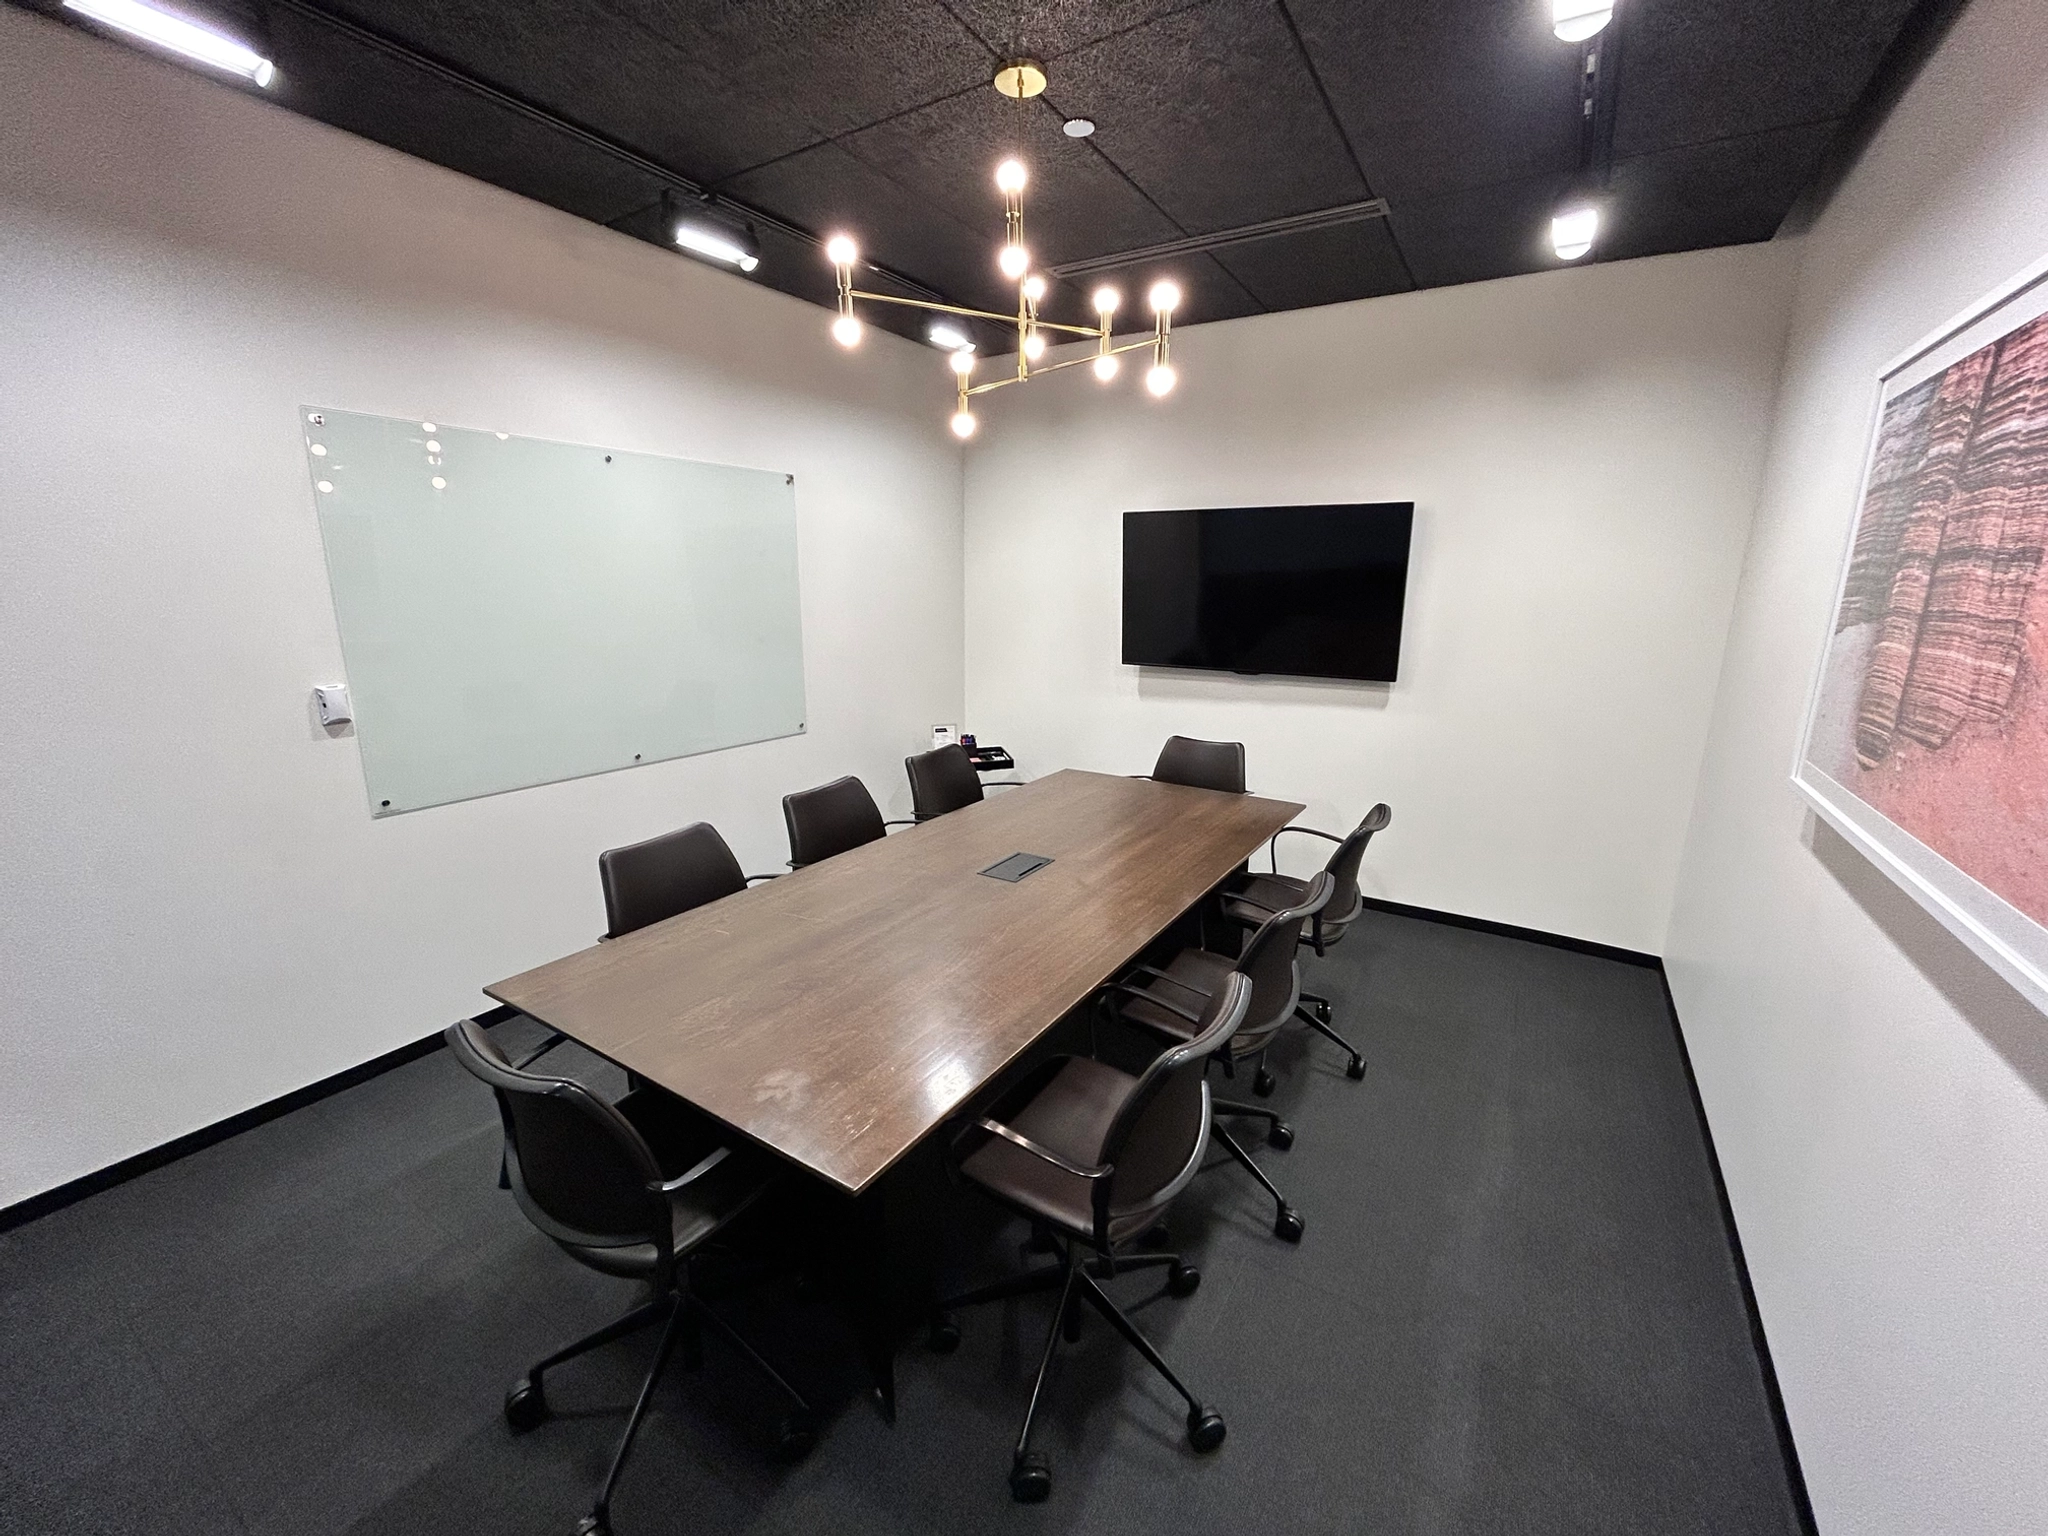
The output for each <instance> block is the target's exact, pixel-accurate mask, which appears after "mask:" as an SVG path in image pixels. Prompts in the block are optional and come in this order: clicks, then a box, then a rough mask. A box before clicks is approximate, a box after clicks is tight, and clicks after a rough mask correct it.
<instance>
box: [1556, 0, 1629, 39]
mask: <svg viewBox="0 0 2048 1536" xmlns="http://www.w3.org/2000/svg"><path fill="white" fill-rule="evenodd" d="M1612 20H1614V0H1550V30H1551V31H1553V32H1555V33H1556V34H1557V35H1558V36H1559V37H1560V38H1562V39H1563V40H1564V41H1565V42H1568V43H1583V42H1584V41H1585V40H1586V39H1587V38H1589V37H1591V36H1593V34H1594V33H1596V32H1598V31H1599V30H1600V29H1601V28H1602V27H1604V26H1606V25H1607V23H1608V22H1610V21H1612Z"/></svg>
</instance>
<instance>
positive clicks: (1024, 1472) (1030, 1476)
mask: <svg viewBox="0 0 2048 1536" xmlns="http://www.w3.org/2000/svg"><path fill="white" fill-rule="evenodd" d="M1190 1433H1192V1431H1190ZM1051 1494H1052V1463H1051V1462H1050V1461H1048V1460H1046V1458H1045V1454H1044V1452H1042V1451H1026V1452H1025V1453H1024V1454H1023V1455H1022V1456H1019V1457H1018V1458H1017V1459H1016V1461H1015V1462H1014V1463H1012V1464H1011V1467H1010V1497H1011V1498H1013V1499H1015V1500H1016V1501H1017V1502H1018V1503H1019V1504H1043V1503H1044V1502H1045V1501H1046V1499H1047V1498H1048V1497H1050V1496H1051Z"/></svg>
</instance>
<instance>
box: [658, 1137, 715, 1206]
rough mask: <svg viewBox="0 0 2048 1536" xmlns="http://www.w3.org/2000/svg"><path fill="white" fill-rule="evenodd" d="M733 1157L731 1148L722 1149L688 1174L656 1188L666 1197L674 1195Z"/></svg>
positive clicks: (711, 1154)
mask: <svg viewBox="0 0 2048 1536" xmlns="http://www.w3.org/2000/svg"><path fill="white" fill-rule="evenodd" d="M731 1156H732V1148H731V1147H720V1148H718V1149H717V1150H716V1151H714V1152H712V1153H710V1154H709V1155H708V1156H706V1157H704V1158H702V1159H701V1160H699V1161H698V1163H697V1164H696V1166H694V1167H693V1168H691V1169H690V1171H689V1172H688V1173H681V1174H677V1175H676V1176H675V1177H674V1178H672V1179H670V1180H669V1181H668V1182H667V1183H666V1184H657V1185H656V1186H655V1188H656V1189H658V1190H659V1191H660V1192H661V1193H662V1194H664V1195H672V1194H674V1193H675V1192H676V1191H677V1190H679V1189H686V1188H688V1187H689V1186H690V1185H692V1184H694V1183H696V1182H697V1180H699V1179H701V1178H703V1177H704V1175H705V1174H707V1173H709V1172H710V1171H711V1170H712V1169H714V1168H716V1167H717V1166H718V1165H719V1164H720V1163H722V1162H724V1161H725V1160H726V1159H727V1158H728V1157H731Z"/></svg>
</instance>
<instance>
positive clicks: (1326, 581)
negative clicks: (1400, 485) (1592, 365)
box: [1123, 501, 1415, 683]
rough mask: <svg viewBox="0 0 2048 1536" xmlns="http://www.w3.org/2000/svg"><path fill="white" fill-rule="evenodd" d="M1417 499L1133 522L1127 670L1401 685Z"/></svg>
mask: <svg viewBox="0 0 2048 1536" xmlns="http://www.w3.org/2000/svg"><path fill="white" fill-rule="evenodd" d="M1414 522H1415V503H1414V502H1412V501H1374V502H1356V503H1350V504H1346V505H1339V506H1324V507H1218V508H1212V509H1210V510H1207V511H1199V512H1126V513H1125V514H1124V653H1123V659H1124V664H1125V665H1126V666H1139V667H1194V668H1199V669H1203V670H1206V671H1212V672H1245V673H1272V674H1276V675H1280V676H1287V677H1340V678H1351V679H1355V680H1357V681H1360V682H1374V683H1391V682H1392V681H1394V676H1395V672H1396V670H1397V667H1398V664H1399V662H1400V659H1401V608H1402V602H1403V599H1404V597H1405V596H1406V593H1407V590H1408V536H1409V533H1410V531H1411V530H1412V528H1413V526H1414Z"/></svg>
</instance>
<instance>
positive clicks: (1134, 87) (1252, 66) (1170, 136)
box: [1045, 0, 1369, 233]
mask: <svg viewBox="0 0 2048 1536" xmlns="http://www.w3.org/2000/svg"><path fill="white" fill-rule="evenodd" d="M1049 73H1050V75H1051V83H1050V84H1049V85H1048V86H1047V87H1046V93H1045V99H1046V100H1047V101H1048V102H1050V103H1052V104H1054V105H1055V107H1056V108H1057V110H1058V111H1060V112H1061V113H1073V114H1078V115H1080V116H1084V117H1089V118H1093V119H1094V121H1095V125H1096V128H1095V136H1094V137H1093V138H1092V139H1090V140H1088V142H1089V143H1091V144H1094V145H1097V146H1098V147H1099V148H1100V149H1101V151H1102V153H1103V154H1104V155H1106V156H1108V158H1109V159H1110V160H1111V161H1113V162H1114V163H1115V164H1116V165H1117V166H1118V167H1120V168H1121V169H1122V170H1123V171H1124V172H1125V173H1126V174H1127V175H1129V176H1130V178H1131V179H1132V180H1133V181H1135V182H1136V183H1137V184H1138V185H1139V186H1140V187H1142V188H1143V189H1144V190H1145V192H1146V193H1147V194H1148V195H1149V196H1150V197H1151V198H1152V200H1153V201H1154V202H1156V203H1158V204H1159V206H1160V207H1162V208H1164V209H1165V210H1166V212H1167V213H1168V214H1169V215H1170V216H1171V217H1172V218H1173V219H1174V220H1176V221H1177V222H1178V223H1179V224H1181V225H1182V226H1183V227H1184V228H1185V229H1186V230H1187V231H1188V232H1189V233H1201V232H1204V231H1209V230H1217V229H1228V228H1232V227H1234V226H1236V225H1240V224H1253V223H1257V222H1259V221H1261V220H1264V219H1270V218H1275V217H1277V216H1280V215H1283V214H1291V213H1305V212H1308V211H1309V210H1311V209H1316V208H1328V207H1331V206H1333V205H1335V204H1338V203H1347V202H1355V201H1356V200H1358V199H1359V198H1362V197H1366V196H1368V195H1369V194H1368V193H1367V191H1366V189H1365V186H1364V184H1363V183H1362V182H1361V181H1360V180H1359V177H1358V171H1357V168H1356V167H1355V166H1354V165H1353V164H1352V162H1351V156H1350V154H1349V152H1348V151H1347V150H1346V149H1345V147H1344V140H1343V137H1342V135H1341V134H1340V133H1339V132H1338V130H1337V125H1336V124H1335V123H1334V122H1332V121H1331V119H1330V114H1329V112H1328V111H1327V110H1325V108H1324V106H1323V102H1322V98H1321V96H1320V95H1319V94H1318V93H1317V91H1316V88H1315V82H1314V79H1313V78H1312V77H1311V76H1310V74H1309V71H1308V66H1307V65H1306V64H1305V63H1304V62H1303V61H1302V57H1301V51H1300V49H1299V48H1298V47H1297V46H1296V45H1295V41H1294V37H1293V34H1292V33H1291V32H1290V31H1289V30H1288V27H1287V24H1286V22H1285V20H1284V18H1283V17H1282V16H1281V14H1280V12H1279V10H1278V8H1277V7H1275V6H1272V5H1247V4H1241V3H1238V0H1214V3H1212V4H1209V5H1204V6H1201V7H1199V8H1197V9H1193V10H1187V11H1181V12H1178V13H1176V14H1174V15H1172V16H1168V17H1166V18H1164V19H1163V20H1160V21H1155V22H1152V23H1151V24H1149V25H1147V26H1143V27H1139V28H1137V29H1136V30H1135V31H1131V32H1126V33H1123V34H1121V35H1120V36H1117V37H1114V38H1111V39H1110V40H1108V41H1107V42H1103V43H1098V44H1096V45H1095V46H1093V47H1090V48H1084V49H1082V50H1081V51H1080V52H1078V53H1075V54H1072V55H1069V56H1068V57H1067V58H1064V59H1062V60H1060V61H1059V62H1058V64H1057V65H1056V66H1054V67H1052V68H1051V69H1050V71H1049Z"/></svg>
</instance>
